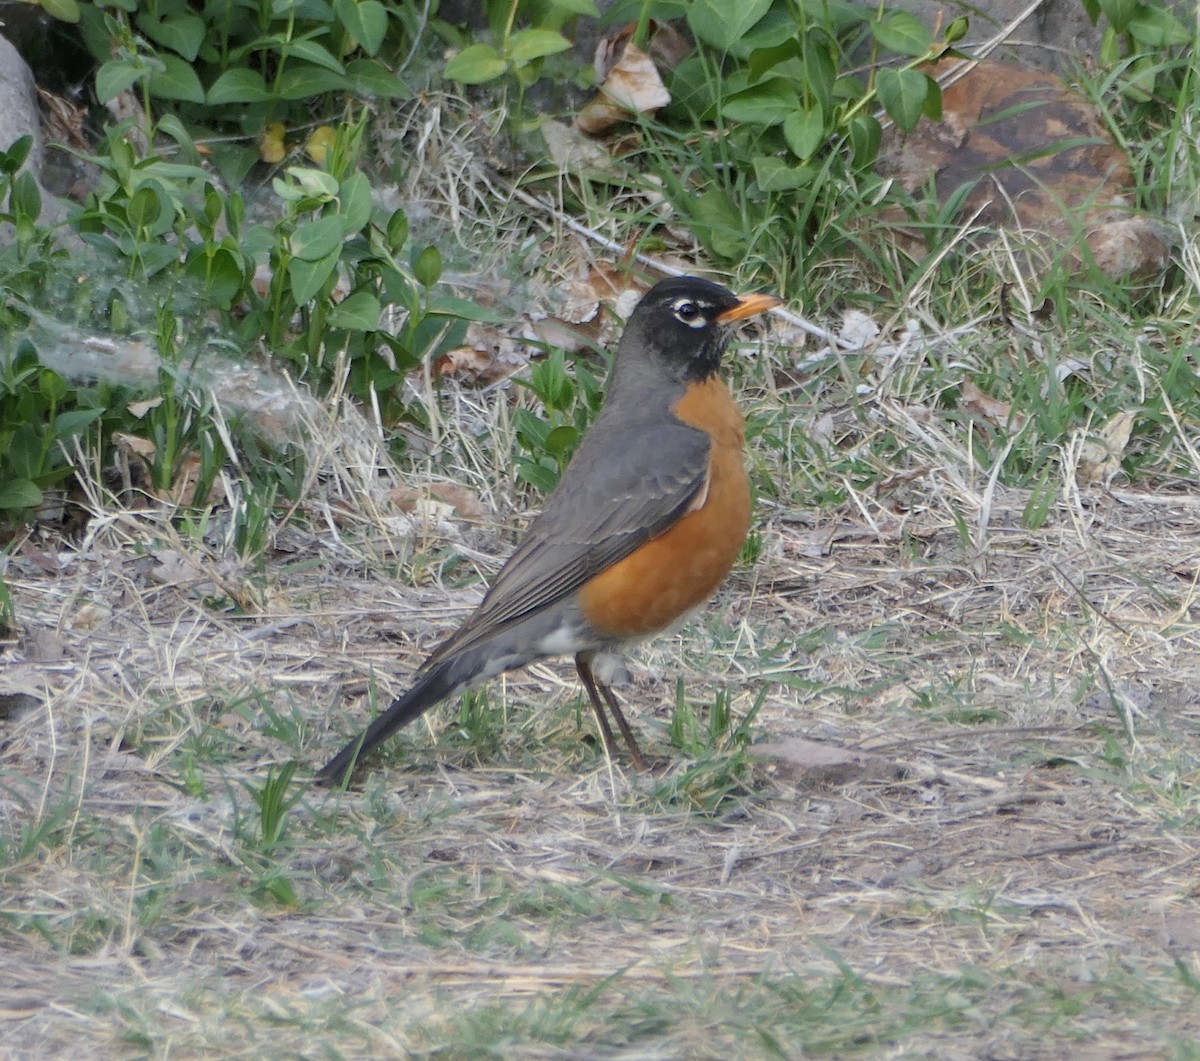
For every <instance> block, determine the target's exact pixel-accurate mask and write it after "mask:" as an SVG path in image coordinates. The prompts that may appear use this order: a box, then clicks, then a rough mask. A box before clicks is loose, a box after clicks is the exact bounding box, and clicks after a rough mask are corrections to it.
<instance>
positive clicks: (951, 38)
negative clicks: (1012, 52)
mask: <svg viewBox="0 0 1200 1061" xmlns="http://www.w3.org/2000/svg"><path fill="white" fill-rule="evenodd" d="M1092 21H1093V22H1094V21H1095V19H1093V20H1092ZM970 28H971V21H970V19H968V18H967V17H966V15H960V16H959V17H958V18H956V19H955V20H954V21H953V22H951V23H950V25H948V26H947V27H946V32H945V34H943V37H942V39H943V40H944V41H945V42H946V43H947V44H954V43H956V42H958V41H960V40H962V39H963V37H965V36H966V35H967V30H969V29H970Z"/></svg>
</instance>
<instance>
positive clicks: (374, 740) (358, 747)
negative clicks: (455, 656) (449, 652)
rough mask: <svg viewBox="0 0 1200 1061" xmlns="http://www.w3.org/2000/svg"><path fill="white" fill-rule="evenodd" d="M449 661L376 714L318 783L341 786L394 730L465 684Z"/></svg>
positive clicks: (319, 773)
mask: <svg viewBox="0 0 1200 1061" xmlns="http://www.w3.org/2000/svg"><path fill="white" fill-rule="evenodd" d="M457 670H458V668H456V667H454V666H453V665H452V661H450V660H447V661H446V662H443V663H439V664H437V665H435V666H434V667H432V668H430V669H429V670H427V671H426V672H425V673H424V674H423V675H421V676H420V677H419V678H418V679H417V681H416V683H415V684H414V685H413V687H412V688H411V689H409V690H408V692H406V693H405V694H404V695H403V696H399V697H397V698H396V699H395V700H393V701H392V703H391V705H390V706H389V707H388V709H387V710H386V711H384V712H383V714H381V715H377V716H376V717H375V719H374V720H373V721H372V722H371V724H370V725H369V726H367V728H366V729H365V730H364V731H363V733H362V735H361V736H359V737H355V738H354V740H352V741H351V742H350V743H349V744H347V745H346V747H344V748H343V749H342V750H341V751H340V752H338V753H337V755H335V756H334V757H333V758H332V759H330V760H329V762H327V763H326V764H325V765H324V766H322V767H321V769H320V770H318V771H317V783H318V784H322V785H344V784H345V783H346V782H347V781H348V780H349V779H350V776H351V775H352V774H353V773H354V769H355V767H356V766H358V764H359V762H361V761H362V760H363V759H365V758H366V757H367V755H368V754H370V753H371V752H372V751H373V750H374V749H375V748H377V747H378V746H379V745H380V744H382V743H383V742H384V741H385V740H387V739H388V737H390V736H391V735H392V734H393V733H395V732H396V731H397V730H400V729H403V728H404V727H405V726H407V725H408V724H409V723H410V722H412V721H414V720H415V719H418V718H420V717H421V716H422V715H423V714H424V713H425V712H426V711H428V710H429V709H430V708H431V707H433V705H434V704H436V703H437V702H438V701H439V700H444V699H445V698H446V697H448V696H449V695H450V694H451V693H453V692H454V691H455V689H458V688H461V687H462V685H463V684H464V682H463V681H462V679H461V678H460V677H456V675H455V672H456V671H457Z"/></svg>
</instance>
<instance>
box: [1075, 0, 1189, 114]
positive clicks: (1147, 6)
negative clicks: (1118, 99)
mask: <svg viewBox="0 0 1200 1061" xmlns="http://www.w3.org/2000/svg"><path fill="white" fill-rule="evenodd" d="M1082 3H1083V9H1084V10H1085V11H1086V12H1087V15H1088V18H1090V19H1091V20H1092V24H1093V25H1098V24H1099V22H1100V19H1101V17H1103V18H1104V19H1105V20H1106V21H1107V22H1108V25H1107V26H1106V27H1105V29H1104V37H1103V38H1102V40H1101V42H1100V54H1099V59H1100V62H1101V63H1102V64H1103V65H1104V66H1107V67H1115V66H1118V65H1119V66H1121V67H1123V68H1124V69H1123V74H1124V76H1123V77H1122V78H1121V82H1120V90H1121V91H1122V92H1123V93H1124V94H1125V95H1127V96H1128V97H1129V98H1130V99H1132V100H1135V101H1137V102H1142V103H1146V102H1149V101H1151V100H1152V99H1154V97H1155V94H1156V92H1158V91H1159V90H1160V88H1161V87H1162V86H1160V84H1159V82H1160V80H1163V79H1165V78H1166V77H1169V76H1171V75H1172V74H1174V73H1175V72H1178V71H1180V70H1181V69H1182V68H1183V67H1181V66H1177V65H1176V64H1172V63H1166V64H1164V62H1163V51H1164V50H1165V49H1171V48H1186V47H1188V46H1189V45H1194V44H1195V34H1194V31H1192V30H1189V29H1188V28H1187V27H1186V26H1185V25H1184V24H1183V23H1182V22H1180V21H1179V19H1178V18H1177V17H1176V16H1175V13H1174V12H1173V11H1171V10H1170V9H1169V8H1168V7H1166V6H1165V5H1160V4H1155V3H1141V2H1139V0H1082ZM1186 65H1187V64H1186V63H1185V64H1184V66H1186Z"/></svg>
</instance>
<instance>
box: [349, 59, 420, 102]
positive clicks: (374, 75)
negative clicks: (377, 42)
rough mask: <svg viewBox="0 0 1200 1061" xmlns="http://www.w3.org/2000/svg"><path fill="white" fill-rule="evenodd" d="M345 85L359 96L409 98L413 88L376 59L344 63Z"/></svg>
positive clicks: (353, 60) (352, 60) (354, 60)
mask: <svg viewBox="0 0 1200 1061" xmlns="http://www.w3.org/2000/svg"><path fill="white" fill-rule="evenodd" d="M346 87H347V88H348V89H349V90H350V91H351V92H356V93H357V94H358V95H360V96H379V97H380V98H382V99H411V98H412V96H413V90H412V89H411V88H409V86H408V85H406V84H405V83H404V82H403V81H401V80H400V78H398V77H397V76H396V75H395V74H393V73H392V72H391V70H389V69H388V68H387V67H386V66H384V65H383V63H381V62H380V61H379V60H378V59H363V58H359V59H351V60H350V62H348V63H347V64H346Z"/></svg>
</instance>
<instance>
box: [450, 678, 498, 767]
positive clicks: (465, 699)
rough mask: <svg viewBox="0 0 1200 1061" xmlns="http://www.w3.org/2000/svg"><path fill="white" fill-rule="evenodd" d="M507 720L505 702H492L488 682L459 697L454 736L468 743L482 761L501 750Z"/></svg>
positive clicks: (466, 691) (464, 692) (453, 737)
mask: <svg viewBox="0 0 1200 1061" xmlns="http://www.w3.org/2000/svg"><path fill="white" fill-rule="evenodd" d="M505 721H506V712H505V709H504V705H503V704H493V703H492V698H491V695H490V693H489V691H488V688H487V686H486V685H481V686H478V687H476V688H474V689H466V690H464V691H463V692H462V694H461V695H460V696H459V700H458V713H457V714H456V715H455V726H454V729H453V730H452V731H451V735H452V739H454V740H455V741H461V742H463V743H465V744H466V745H468V746H469V747H470V749H471V751H472V752H473V754H474V755H475V756H476V757H477V758H478V759H479V761H481V762H484V761H486V760H488V759H490V758H492V757H493V756H495V755H496V753H497V752H498V751H499V750H500V748H501V746H502V744H503V740H504V729H505Z"/></svg>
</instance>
